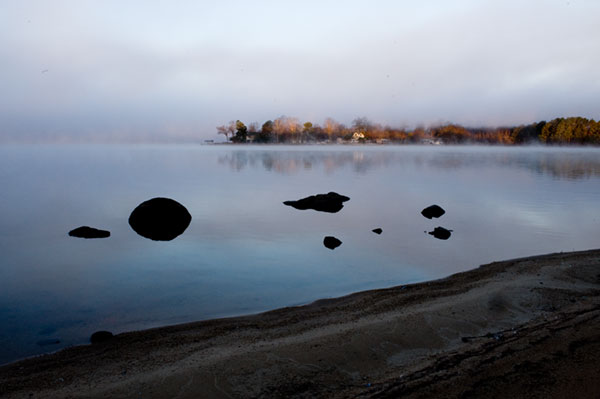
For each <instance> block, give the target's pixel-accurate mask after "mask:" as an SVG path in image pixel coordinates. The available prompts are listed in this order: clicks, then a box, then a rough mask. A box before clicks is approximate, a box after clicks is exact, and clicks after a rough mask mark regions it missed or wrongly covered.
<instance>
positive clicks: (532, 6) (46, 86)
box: [0, 0, 600, 140]
mask: <svg viewBox="0 0 600 399" xmlns="http://www.w3.org/2000/svg"><path fill="white" fill-rule="evenodd" d="M599 18H600V1H598V0H570V1H566V0H561V1H554V0H539V1H527V0H502V1H484V0H473V1H468V0H455V1H447V0H440V1H427V0H423V1H403V0H395V1H375V0H371V1H348V0H346V1H327V0H318V1H310V0H304V1H218V2H217V1H214V2H213V1H211V2H208V1H192V0H189V1H183V0H182V1H149V0H139V1H138V0H127V1H112V0H102V1H101V0H98V1H84V0H71V1H69V0H64V1H60V0H52V1H49V0H39V1H35V0H31V1H30V0H14V1H11V0H0V135H1V137H3V138H8V139H10V140H13V139H15V138H17V139H18V138H22V139H24V140H29V139H33V138H42V139H54V138H64V137H74V138H77V139H86V140H87V139H88V138H89V139H95V140H98V139H99V140H111V139H117V140H124V139H126V138H128V137H135V138H140V137H150V138H151V137H157V136H159V137H171V138H174V139H176V138H186V137H187V138H189V137H200V138H202V139H205V138H206V139H211V138H216V129H215V127H216V126H217V125H220V124H223V123H226V122H227V121H229V120H232V119H241V120H242V121H244V122H246V123H250V122H253V121H256V122H259V123H260V124H262V123H263V122H264V121H265V120H267V119H273V118H276V117H278V116H281V115H287V116H296V117H298V118H299V119H300V121H301V122H304V121H312V122H313V123H322V122H323V120H324V119H325V118H326V117H332V118H334V119H336V120H338V121H340V122H343V123H346V124H350V123H351V121H352V119H354V118H355V117H358V116H366V117H368V118H369V119H371V120H373V121H376V122H380V123H382V124H390V125H394V126H409V127H410V126H414V125H416V124H425V125H428V124H434V123H439V122H456V123H461V124H464V125H469V126H480V125H488V126H497V125H508V124H520V123H529V122H533V121H538V120H542V119H546V120H548V119H552V118H554V117H558V116H584V117H588V118H594V119H596V120H597V119H599V118H600V23H598V20H599Z"/></svg>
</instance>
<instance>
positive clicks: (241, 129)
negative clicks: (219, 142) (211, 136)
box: [231, 119, 248, 143]
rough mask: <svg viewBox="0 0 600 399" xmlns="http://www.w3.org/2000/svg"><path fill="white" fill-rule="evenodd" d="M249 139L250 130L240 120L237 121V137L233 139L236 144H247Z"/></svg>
mask: <svg viewBox="0 0 600 399" xmlns="http://www.w3.org/2000/svg"><path fill="white" fill-rule="evenodd" d="M247 137H248V128H247V127H246V125H244V123H243V122H242V121H240V120H239V119H238V120H237V121H235V136H233V137H232V138H231V141H233V142H234V143H245V142H246V139H247Z"/></svg>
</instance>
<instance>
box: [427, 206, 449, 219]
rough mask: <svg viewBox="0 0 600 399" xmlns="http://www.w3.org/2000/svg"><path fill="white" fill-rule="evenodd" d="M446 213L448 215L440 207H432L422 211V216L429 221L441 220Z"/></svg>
mask: <svg viewBox="0 0 600 399" xmlns="http://www.w3.org/2000/svg"><path fill="white" fill-rule="evenodd" d="M444 213H446V211H445V210H443V209H442V207H441V206H439V205H431V206H428V207H427V208H425V209H423V210H422V211H421V215H423V216H425V217H426V218H427V219H431V218H439V217H440V216H442V215H443V214H444Z"/></svg>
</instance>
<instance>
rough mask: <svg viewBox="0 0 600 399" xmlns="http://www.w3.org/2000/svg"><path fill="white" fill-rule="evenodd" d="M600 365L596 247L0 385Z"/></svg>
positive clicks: (359, 378)
mask: <svg viewBox="0 0 600 399" xmlns="http://www.w3.org/2000/svg"><path fill="white" fill-rule="evenodd" d="M473 266H475V265H473ZM599 365H600V250H591V251H583V252H573V253H559V254H551V255H543V256H534V257H528V258H521V259H516V260H508V261H502V262H495V263H491V264H488V265H484V266H480V267H478V268H476V269H474V270H471V271H468V272H464V273H459V274H455V275H452V276H450V277H447V278H445V279H441V280H436V281H431V282H425V283H420V284H413V285H405V286H398V287H394V288H389V289H381V290H373V291H365V292H359V293H355V294H352V295H348V296H345V297H341V298H336V299H327V300H321V301H317V302H314V303H312V304H310V305H306V306H300V307H291V308H283V309H278V310H274V311H270V312H266V313H262V314H257V315H251V316H244V317H236V318H228V319H218V320H209V321H202V322H196V323H188V324H184V325H176V326H170V327H164V328H157V329H151V330H146V331H137V332H130V333H124V334H119V335H117V336H115V337H114V338H113V339H112V340H110V341H108V342H105V343H101V344H95V345H87V346H80V347H74V348H69V349H66V350H63V351H60V352H58V353H55V354H50V355H44V356H41V357H37V358H33V359H27V360H24V361H20V362H16V363H12V364H10V365H6V366H3V367H0V396H2V397H3V398H108V397H110V398H211V397H215V398H221V397H222V398H251V397H265V398H284V397H286V398H287V397H298V398H310V397H324V398H325V397H326V398H346V397H361V398H362V397H368V398H371V397H372V398H396V397H407V398H421V397H423V398H426V397H446V398H453V397H461V398H477V397H486V398H496V397H497V398H506V397H510V398H521V397H523V398H563V397H576V398H598V397H600V379H598V375H599V374H598V370H599Z"/></svg>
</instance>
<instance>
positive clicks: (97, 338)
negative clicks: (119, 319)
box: [90, 331, 113, 344]
mask: <svg viewBox="0 0 600 399" xmlns="http://www.w3.org/2000/svg"><path fill="white" fill-rule="evenodd" d="M111 339H113V333H111V332H110V331H96V332H95V333H93V334H92V336H91V337H90V342H91V343H92V344H99V343H102V342H106V341H110V340H111Z"/></svg>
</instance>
